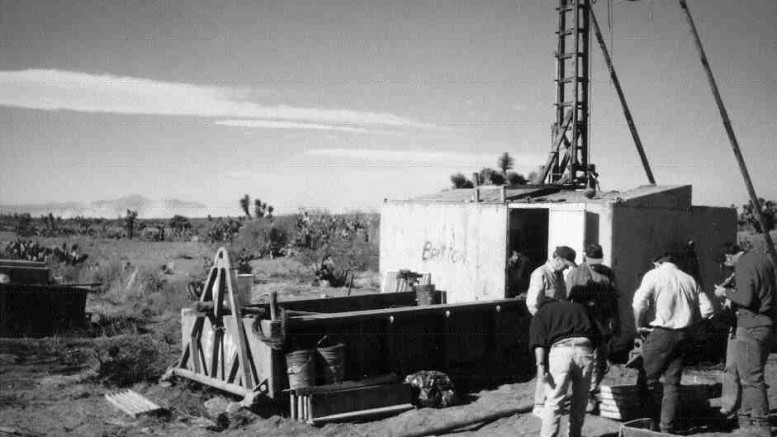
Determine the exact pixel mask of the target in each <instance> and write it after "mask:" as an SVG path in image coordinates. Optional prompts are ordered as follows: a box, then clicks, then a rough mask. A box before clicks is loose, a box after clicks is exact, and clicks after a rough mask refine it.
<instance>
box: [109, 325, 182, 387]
mask: <svg viewBox="0 0 777 437" xmlns="http://www.w3.org/2000/svg"><path fill="white" fill-rule="evenodd" d="M169 349H170V346H169V345H168V344H167V343H165V342H164V341H161V340H157V339H155V338H154V337H152V336H151V335H140V336H136V335H121V336H117V337H105V338H99V339H96V340H95V353H96V357H97V360H98V361H99V363H100V368H99V370H98V378H100V379H101V380H102V381H104V382H107V383H110V384H115V385H118V386H128V385H131V384H134V383H136V382H143V381H146V382H151V381H157V380H158V379H159V378H160V377H161V376H162V374H164V372H165V370H166V369H167V367H168V365H169V364H170V363H169V362H168V360H169V355H170V354H169Z"/></svg>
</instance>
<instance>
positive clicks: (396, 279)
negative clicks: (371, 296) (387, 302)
mask: <svg viewBox="0 0 777 437" xmlns="http://www.w3.org/2000/svg"><path fill="white" fill-rule="evenodd" d="M431 283H432V274H431V273H421V277H420V278H419V279H418V284H417V285H430V284H431ZM412 290H413V288H412V287H411V286H410V284H408V283H407V281H406V280H405V279H403V278H402V277H400V276H399V271H388V272H386V277H385V278H384V279H383V284H382V285H381V288H380V292H381V293H401V292H404V291H412Z"/></svg>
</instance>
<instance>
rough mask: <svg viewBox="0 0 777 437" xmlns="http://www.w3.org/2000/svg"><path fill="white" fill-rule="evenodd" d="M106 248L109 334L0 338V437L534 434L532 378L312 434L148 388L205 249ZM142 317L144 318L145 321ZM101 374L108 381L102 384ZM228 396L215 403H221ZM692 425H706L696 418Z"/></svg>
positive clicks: (172, 348)
mask: <svg viewBox="0 0 777 437" xmlns="http://www.w3.org/2000/svg"><path fill="white" fill-rule="evenodd" d="M111 244H113V245H111ZM111 244H107V245H106V244H105V243H92V242H88V241H87V242H85V243H84V244H83V245H82V247H83V248H84V250H85V251H87V253H89V254H90V260H91V261H90V262H92V263H93V264H94V265H99V266H102V267H100V268H102V269H104V270H105V271H109V272H110V271H115V274H114V275H113V276H106V278H113V279H111V281H112V282H111V287H110V289H109V290H107V291H106V292H104V293H103V294H102V295H100V296H93V297H90V302H89V303H88V305H87V311H90V312H93V313H94V314H95V315H101V316H102V318H103V319H104V320H108V321H109V322H110V323H112V324H111V325H106V326H112V327H114V328H115V329H111V330H108V329H104V331H103V332H101V333H98V334H97V335H98V336H96V337H91V338H90V337H84V336H81V337H64V336H62V337H50V338H45V339H0V436H3V435H16V436H40V435H51V436H141V435H142V436H147V435H159V436H163V435H164V436H168V435H169V436H180V437H197V436H205V435H214V434H217V435H224V436H242V435H272V436H297V435H302V436H304V435H311V436H312V435H321V436H341V435H342V436H386V437H388V436H407V435H413V434H415V433H419V432H421V431H424V430H430V429H434V428H438V427H440V426H445V425H448V424H451V423H454V422H456V423H458V422H461V423H464V422H467V421H470V422H472V421H475V419H477V418H479V417H485V416H489V415H493V413H495V412H503V411H505V410H508V409H514V410H515V411H514V412H511V413H510V414H503V415H501V416H500V417H498V418H492V419H491V420H486V421H475V422H474V423H472V424H471V425H468V426H463V427H461V428H459V429H457V430H455V434H458V435H467V436H508V435H509V436H515V435H530V436H532V435H538V433H539V428H540V420H539V419H538V418H536V417H534V416H533V415H532V414H531V412H530V411H529V410H530V407H531V404H532V396H533V392H534V381H533V380H530V381H528V382H521V383H512V384H505V385H501V386H499V387H495V388H493V389H490V390H484V391H481V392H478V393H467V394H464V395H463V396H462V403H461V404H460V405H457V406H454V407H450V408H446V409H440V410H435V409H417V410H411V411H408V412H405V413H402V414H399V415H396V416H393V417H388V418H384V419H382V420H374V421H366V422H362V423H347V424H330V425H326V426H323V427H320V428H316V427H312V426H310V425H307V424H303V423H300V422H295V421H292V420H289V419H287V418H285V417H284V416H283V413H282V412H280V411H278V410H277V409H274V408H271V407H266V408H262V409H261V411H257V413H250V412H239V413H237V414H233V415H227V416H223V415H222V416H217V415H214V414H213V412H212V411H209V408H206V403H212V402H214V401H213V400H214V399H216V400H219V399H220V398H221V397H222V396H223V395H222V394H219V393H216V392H214V391H212V390H207V389H204V388H203V387H202V386H198V385H196V384H194V383H185V382H183V383H181V382H179V383H177V384H176V385H173V386H172V387H162V386H160V385H159V384H157V383H156V382H154V381H155V379H154V378H156V377H158V375H159V374H161V373H160V369H159V367H160V366H161V367H162V369H161V370H164V368H165V367H166V366H169V365H172V364H173V363H174V362H175V360H176V358H177V357H178V355H179V354H180V326H179V324H178V317H179V316H178V311H179V308H180V307H181V306H182V305H185V304H186V299H185V297H183V298H182V297H181V296H182V295H183V293H185V290H184V289H183V284H185V283H186V281H189V280H192V278H194V277H196V274H197V272H199V271H201V270H202V262H203V261H202V258H203V257H205V259H206V260H207V258H208V257H212V253H211V252H210V251H209V250H208V249H207V248H204V247H202V246H201V245H197V244H193V243H180V244H151V243H141V242H134V241H133V242H125V243H122V245H121V247H119V246H118V244H114V243H111ZM127 262H129V263H127ZM125 265H129V266H130V267H129V268H127V267H125ZM252 265H253V267H254V272H258V273H256V275H255V277H256V278H257V282H258V284H256V285H255V287H254V290H253V291H254V298H255V300H256V299H261V297H262V296H263V295H265V294H266V293H268V292H271V291H279V292H281V293H282V297H283V299H293V298H301V297H312V296H321V295H329V296H337V295H340V294H341V293H345V292H346V291H345V290H343V289H331V288H324V287H311V284H310V278H311V277H312V274H311V272H310V271H309V270H310V268H309V267H308V266H303V265H299V264H298V263H295V262H293V261H292V260H289V259H276V260H259V261H256V262H252ZM113 266H116V267H115V268H114V267H113ZM161 266H164V269H162V268H161ZM136 267H137V268H136ZM111 269H113V270H111ZM144 269H145V270H144ZM136 270H140V271H141V273H145V274H146V275H147V276H149V275H151V274H152V273H154V275H156V277H159V278H162V279H164V281H162V284H163V285H164V286H163V287H161V288H160V289H159V290H158V291H155V292H153V293H151V294H148V292H147V291H144V290H141V289H139V288H138V287H135V286H133V285H132V284H133V278H134V277H135V276H136V275H135V273H134V272H135V271H136ZM149 277H151V276H149ZM377 287H379V277H378V276H377V273H374V272H373V273H368V274H365V275H362V276H359V277H357V278H356V285H355V288H356V289H355V290H354V293H363V292H371V291H373V292H374V291H376V289H377ZM136 289H137V290H136ZM149 310H153V311H150V312H149ZM146 312H149V314H148V315H145V314H146ZM129 316H132V317H129ZM121 317H124V318H121ZM138 320H144V322H143V323H144V325H142V326H135V325H134V323H139V322H137V321H138ZM106 323H107V322H106ZM141 337H142V338H141ZM122 339H124V340H126V341H124V340H122ZM140 340H143V341H140ZM122 341H124V343H122ZM100 345H101V346H100ZM126 345H129V346H131V347H132V348H137V350H138V351H139V353H138V358H143V359H145V360H147V361H148V363H149V364H148V365H147V366H145V367H143V368H140V367H138V368H135V367H132V363H128V362H127V361H128V360H129V359H131V358H133V354H134V352H133V351H132V350H130V351H125V350H122V347H124V346H126ZM158 346H159V348H158ZM100 347H102V348H103V349H102V350H103V352H104V353H103V354H102V355H101V354H100V353H96V352H95V351H98V350H100ZM160 348H161V349H160ZM133 350H134V349H133ZM106 351H107V352H106ZM141 353H144V354H147V355H142V354H141ZM148 353H151V355H148ZM106 354H107V355H106ZM111 354H113V355H111ZM122 354H123V355H122ZM155 354H156V355H155ZM106 356H111V357H113V362H112V363H111V362H110V361H106V359H105V357H106ZM122 360H124V361H122ZM119 364H122V365H129V366H130V367H128V368H127V369H128V370H127V371H128V372H135V371H137V372H147V374H149V375H154V378H148V377H146V378H139V379H133V378H134V376H133V375H125V376H127V378H126V379H127V380H129V381H136V380H141V379H142V380H143V381H145V382H134V383H133V382H130V383H129V385H127V383H126V381H124V382H121V381H117V380H116V376H117V375H116V373H117V370H116V369H113V370H111V369H110V368H109V366H110V365H113V366H117V365H119ZM121 369H123V368H119V370H118V372H119V373H120V372H121V371H122V370H121ZM106 375H107V376H111V377H112V378H108V379H106ZM118 376H122V375H121V374H119V375H118ZM635 378H636V375H634V373H633V371H631V370H629V369H623V368H622V367H618V366H615V367H613V369H612V370H611V372H610V374H609V375H608V379H607V380H606V381H605V384H622V383H629V382H633V381H634V380H635ZM719 378H720V371H719V370H714V369H704V370H701V369H687V370H686V372H685V376H684V382H685V383H711V382H715V381H718V380H719ZM775 379H777V354H775V355H773V356H772V357H770V360H769V363H768V365H767V382H768V383H769V384H770V389H769V398H770V401H771V405H773V406H777V381H775ZM119 387H122V389H126V388H132V389H133V390H135V391H136V392H138V393H140V394H142V395H144V396H146V397H147V398H148V399H150V400H151V401H153V402H155V403H157V404H159V405H160V406H162V407H164V408H166V409H167V411H168V414H166V415H163V416H160V417H151V418H140V419H133V418H131V417H129V416H127V415H125V414H124V413H122V412H121V411H119V410H118V409H116V408H115V407H113V406H112V405H111V404H110V403H109V402H107V401H106V399H105V397H104V395H105V394H108V393H111V392H115V391H117V390H119V389H120V388H119ZM232 400H234V399H228V398H223V399H222V403H223V404H226V403H227V402H229V401H232ZM700 423H701V424H705V421H701V422H700ZM710 423H711V422H710ZM620 426H621V423H620V422H617V421H613V420H608V419H603V418H600V417H598V416H589V417H588V418H587V420H586V424H585V427H584V435H585V436H587V437H605V436H607V437H617V436H618V433H619V429H620ZM694 431H696V433H695V434H694V435H698V436H719V435H730V434H727V433H724V432H717V433H712V432H704V431H705V429H703V427H699V428H697V429H695V430H694ZM451 432H453V431H451ZM416 435H417V434H416ZM437 435H442V434H441V433H438V434H437ZM740 435H741V434H740Z"/></svg>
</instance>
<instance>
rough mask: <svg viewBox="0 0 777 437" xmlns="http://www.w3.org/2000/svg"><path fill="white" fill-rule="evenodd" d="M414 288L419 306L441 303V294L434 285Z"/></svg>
mask: <svg viewBox="0 0 777 437" xmlns="http://www.w3.org/2000/svg"><path fill="white" fill-rule="evenodd" d="M414 288H415V295H416V300H417V301H418V306H425V305H436V304H439V303H440V293H439V292H438V291H437V290H435V288H434V284H426V285H416V286H415V287H414Z"/></svg>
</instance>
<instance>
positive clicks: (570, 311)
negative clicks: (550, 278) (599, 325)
mask: <svg viewBox="0 0 777 437" xmlns="http://www.w3.org/2000/svg"><path fill="white" fill-rule="evenodd" d="M569 299H570V300H569V301H561V302H560V301H551V300H547V301H544V302H543V303H542V304H541V306H540V309H539V310H538V311H537V313H536V314H535V315H534V317H533V318H532V321H531V325H530V327H529V344H530V348H531V349H532V350H533V351H534V354H535V357H536V360H537V377H538V379H540V380H541V382H542V384H543V387H544V389H545V395H546V399H545V406H544V408H543V410H542V429H541V430H540V436H541V437H557V436H558V434H559V422H560V420H561V410H562V405H563V404H564V402H565V400H566V399H567V392H568V391H569V389H570V388H571V389H572V396H571V397H570V405H569V437H580V433H581V430H582V429H583V422H584V421H585V408H586V403H587V399H588V389H589V388H590V387H591V375H592V373H593V362H594V348H595V347H596V345H597V342H598V340H599V335H598V331H597V329H596V327H595V326H594V324H593V322H592V321H591V319H590V317H589V315H588V310H587V309H586V307H585V306H584V305H583V304H582V303H581V302H578V300H577V299H578V296H577V295H576V294H575V293H573V294H572V295H570V296H569ZM546 356H547V361H546Z"/></svg>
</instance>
